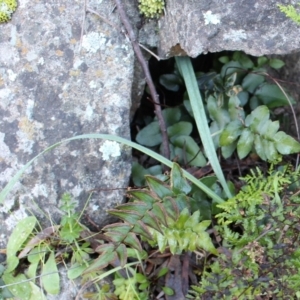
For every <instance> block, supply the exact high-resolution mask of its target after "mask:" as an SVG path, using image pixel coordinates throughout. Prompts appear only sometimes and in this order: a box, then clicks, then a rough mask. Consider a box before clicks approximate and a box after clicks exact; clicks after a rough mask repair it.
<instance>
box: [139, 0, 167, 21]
mask: <svg viewBox="0 0 300 300" xmlns="http://www.w3.org/2000/svg"><path fill="white" fill-rule="evenodd" d="M139 3H140V4H139V9H140V12H141V13H142V14H144V15H145V16H146V17H147V18H155V17H158V16H159V15H160V14H161V13H162V12H163V9H164V7H165V1H164V0H139Z"/></svg>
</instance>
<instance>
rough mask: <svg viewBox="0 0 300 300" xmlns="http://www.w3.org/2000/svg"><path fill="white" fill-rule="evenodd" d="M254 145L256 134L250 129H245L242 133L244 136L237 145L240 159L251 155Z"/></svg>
mask: <svg viewBox="0 0 300 300" xmlns="http://www.w3.org/2000/svg"><path fill="white" fill-rule="evenodd" d="M253 143H254V133H253V132H252V131H251V130H250V129H249V128H245V129H244V130H243V131H242V134H241V136H240V138H239V141H238V143H237V153H238V156H239V159H243V158H245V157H246V156H247V155H248V154H249V153H250V151H251V150H252V147H253Z"/></svg>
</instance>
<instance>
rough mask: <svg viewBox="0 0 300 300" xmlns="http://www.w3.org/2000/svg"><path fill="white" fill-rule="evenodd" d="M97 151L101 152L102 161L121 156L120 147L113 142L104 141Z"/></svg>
mask: <svg viewBox="0 0 300 300" xmlns="http://www.w3.org/2000/svg"><path fill="white" fill-rule="evenodd" d="M99 151H100V152H102V158H103V160H108V159H109V158H110V157H118V156H120V155H121V149H120V145H119V143H117V142H114V141H105V142H104V144H103V145H102V146H101V147H100V149H99Z"/></svg>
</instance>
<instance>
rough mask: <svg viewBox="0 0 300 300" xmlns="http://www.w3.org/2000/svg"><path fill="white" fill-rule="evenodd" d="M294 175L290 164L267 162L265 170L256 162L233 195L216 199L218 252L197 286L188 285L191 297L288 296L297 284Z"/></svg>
mask: <svg viewBox="0 0 300 300" xmlns="http://www.w3.org/2000/svg"><path fill="white" fill-rule="evenodd" d="M299 178H300V171H299V170H296V171H293V170H292V169H291V168H290V167H283V168H281V169H279V170H275V169H274V168H273V167H271V168H270V170H269V172H268V175H267V176H266V175H265V174H263V173H262V172H261V170H259V169H258V168H257V169H256V170H255V171H252V172H251V175H248V176H246V177H245V178H243V180H244V181H245V186H244V188H243V189H242V190H241V191H240V192H239V193H238V194H237V195H236V196H235V197H233V198H232V199H229V200H228V201H227V202H224V203H222V204H220V205H218V207H219V208H221V209H222V210H223V212H221V213H220V214H218V215H217V216H216V218H217V221H218V226H216V227H215V228H216V229H217V230H218V231H219V234H220V236H222V238H223V242H222V247H220V248H219V249H218V252H219V253H220V255H219V256H218V257H217V258H216V260H215V261H213V262H211V264H209V265H208V266H207V267H205V270H204V272H203V275H202V278H201V281H200V286H193V287H192V291H191V297H192V298H193V299H235V298H237V299H249V298H251V299H256V297H258V296H260V297H262V296H263V295H264V297H266V298H267V299H269V298H270V297H273V299H274V297H275V298H276V299H282V298H283V297H286V298H285V299H289V298H288V297H290V298H291V299H294V297H295V295H296V294H297V293H298V291H299V287H300V283H299V279H300V269H299V266H300V251H299V247H300V242H299V241H300V240H299V237H300V233H299V230H298V229H297V228H298V224H299V221H300V206H299V203H300V198H299V196H298V192H297V190H298V186H297V185H296V186H295V185H294V183H293V182H294V181H296V182H299ZM274 270H276V274H274ZM224 295H225V296H224ZM298 296H299V295H298Z"/></svg>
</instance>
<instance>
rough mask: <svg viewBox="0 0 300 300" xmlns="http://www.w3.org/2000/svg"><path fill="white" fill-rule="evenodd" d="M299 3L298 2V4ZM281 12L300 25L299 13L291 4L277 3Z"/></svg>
mask: <svg viewBox="0 0 300 300" xmlns="http://www.w3.org/2000/svg"><path fill="white" fill-rule="evenodd" d="M298 5H299V4H298ZM277 6H278V7H279V9H280V11H281V12H283V13H284V14H285V15H286V16H287V17H288V18H290V19H292V20H293V21H294V22H296V23H297V24H299V25H300V14H299V13H298V12H297V10H296V8H295V7H294V6H293V5H286V6H285V5H281V4H278V5H277Z"/></svg>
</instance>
